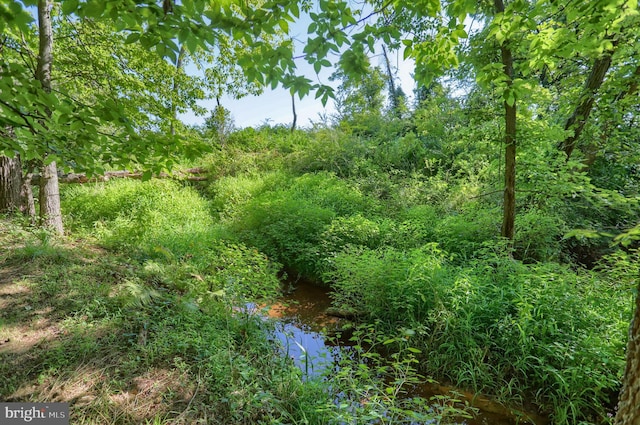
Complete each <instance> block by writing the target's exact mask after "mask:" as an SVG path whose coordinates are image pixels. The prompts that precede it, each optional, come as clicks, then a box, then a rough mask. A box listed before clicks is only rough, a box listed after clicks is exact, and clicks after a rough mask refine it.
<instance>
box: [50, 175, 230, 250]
mask: <svg viewBox="0 0 640 425" xmlns="http://www.w3.org/2000/svg"><path fill="white" fill-rule="evenodd" d="M63 210H64V211H65V213H66V214H67V216H68V217H69V218H70V220H69V224H70V227H71V228H72V229H74V230H75V231H82V232H85V233H88V232H92V233H93V234H94V235H96V236H97V237H98V239H99V240H100V241H101V243H103V244H104V245H105V246H107V247H113V248H117V249H121V250H131V251H132V252H139V253H141V254H142V255H145V256H148V257H167V256H169V257H175V258H180V257H184V256H186V255H195V254H197V252H198V251H199V250H201V249H206V247H207V246H208V245H209V244H210V243H211V241H212V240H213V239H215V238H216V237H217V234H218V230H217V229H216V228H215V227H214V226H213V224H214V222H213V219H212V218H211V215H210V213H209V204H208V202H207V201H205V200H204V199H203V198H201V197H200V196H199V195H198V194H197V193H196V192H195V190H193V189H191V188H189V187H182V186H181V185H180V184H179V183H176V182H173V181H170V180H150V181H146V182H140V181H137V180H124V179H123V180H115V181H111V182H109V183H99V184H95V185H82V186H80V185H76V186H73V187H65V188H64V192H63Z"/></svg>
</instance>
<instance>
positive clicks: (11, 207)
mask: <svg viewBox="0 0 640 425" xmlns="http://www.w3.org/2000/svg"><path fill="white" fill-rule="evenodd" d="M21 187H22V166H21V165H20V157H18V156H16V157H14V158H9V157H8V156H0V213H5V212H8V213H15V212H16V211H20V210H21V209H22V205H23V202H22V198H21V196H20V189H21Z"/></svg>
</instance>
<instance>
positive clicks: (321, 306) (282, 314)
mask: <svg viewBox="0 0 640 425" xmlns="http://www.w3.org/2000/svg"><path fill="white" fill-rule="evenodd" d="M289 286H290V287H291V290H290V291H288V292H287V293H286V294H285V295H284V296H283V297H282V298H281V299H280V301H279V302H276V303H274V304H273V305H271V306H270V308H269V309H268V310H267V315H268V316H269V317H270V318H272V319H275V320H277V321H278V323H277V326H276V336H277V338H278V339H279V340H280V341H281V342H282V344H283V346H284V347H285V355H287V356H289V357H291V358H292V359H293V360H294V362H295V363H296V365H297V366H298V367H300V368H301V369H302V370H303V372H305V376H317V375H319V374H321V373H322V372H323V371H324V370H326V368H327V367H334V365H335V363H336V359H338V358H339V356H340V355H342V354H344V353H345V351H346V350H348V347H349V345H350V342H349V341H348V338H341V339H339V340H338V343H337V344H336V343H335V342H333V341H334V339H335V338H329V337H328V336H327V332H329V333H333V332H335V331H336V330H340V329H341V328H343V327H344V326H345V325H346V324H347V322H348V321H346V320H345V319H341V318H338V317H335V316H331V315H329V314H327V309H328V308H329V307H331V297H330V290H329V289H328V288H326V287H322V286H319V285H317V284H314V283H313V282H310V281H306V280H302V279H300V280H297V281H295V282H289ZM329 339H331V342H330V341H329ZM448 394H451V395H454V396H455V398H456V399H458V400H461V401H462V402H463V403H464V402H466V403H468V405H469V406H471V407H473V408H474V409H477V413H476V415H475V416H474V418H473V419H466V418H465V419H461V420H460V421H458V422H456V423H458V424H461V425H462V424H464V425H525V424H531V425H548V424H549V420H548V418H546V417H544V416H542V415H540V414H537V413H532V412H523V411H519V410H516V409H510V408H508V407H505V406H504V405H502V404H500V403H498V402H496V401H494V400H492V399H491V398H489V397H487V396H485V395H482V394H473V393H470V392H468V391H463V390H460V389H457V388H454V387H451V386H446V385H440V384H436V383H431V382H425V383H422V384H421V385H419V386H418V387H416V388H413V389H412V390H411V392H410V395H411V396H420V397H423V398H425V399H430V398H431V397H434V396H442V395H448Z"/></svg>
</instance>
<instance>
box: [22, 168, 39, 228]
mask: <svg viewBox="0 0 640 425" xmlns="http://www.w3.org/2000/svg"><path fill="white" fill-rule="evenodd" d="M33 169H34V165H33V164H30V163H29V162H27V171H26V172H25V173H24V175H23V176H22V187H21V188H20V196H21V197H22V202H23V204H22V208H23V210H22V212H23V213H24V214H25V215H26V216H28V217H29V219H30V221H31V224H32V225H33V224H35V223H36V205H35V200H34V198H33V189H32V187H33V183H32V181H33Z"/></svg>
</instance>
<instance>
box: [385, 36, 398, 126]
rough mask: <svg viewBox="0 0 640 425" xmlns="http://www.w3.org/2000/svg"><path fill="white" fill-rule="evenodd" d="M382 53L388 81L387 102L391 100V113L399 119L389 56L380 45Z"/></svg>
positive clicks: (396, 94)
mask: <svg viewBox="0 0 640 425" xmlns="http://www.w3.org/2000/svg"><path fill="white" fill-rule="evenodd" d="M382 53H383V54H384V61H385V64H386V65H387V78H388V80H389V100H391V111H392V112H393V113H394V114H395V115H396V116H397V117H398V118H400V115H401V114H400V99H398V92H397V91H396V84H395V82H394V81H393V72H392V71H391V62H389V55H388V54H387V48H386V47H385V46H384V44H383V45H382Z"/></svg>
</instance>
